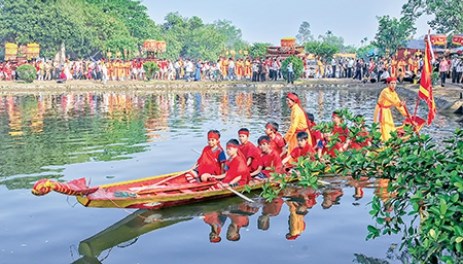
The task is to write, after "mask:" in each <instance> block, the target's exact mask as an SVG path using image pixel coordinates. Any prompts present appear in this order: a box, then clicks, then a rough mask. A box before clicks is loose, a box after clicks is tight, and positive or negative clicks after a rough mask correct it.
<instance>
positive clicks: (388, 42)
mask: <svg viewBox="0 0 463 264" xmlns="http://www.w3.org/2000/svg"><path fill="white" fill-rule="evenodd" d="M378 23H379V25H378V32H376V36H375V40H374V42H373V44H374V45H376V46H377V47H379V48H380V49H381V50H382V51H383V52H384V53H386V54H388V53H389V54H395V52H396V51H397V48H399V46H400V45H402V44H403V43H404V41H405V40H406V39H407V38H409V37H410V36H411V35H412V34H413V33H414V32H415V30H416V29H415V27H414V26H413V20H412V19H410V18H407V17H402V18H400V19H397V18H394V17H390V16H381V17H378Z"/></svg>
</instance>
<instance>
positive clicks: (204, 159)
mask: <svg viewBox="0 0 463 264" xmlns="http://www.w3.org/2000/svg"><path fill="white" fill-rule="evenodd" d="M207 144H208V145H207V146H206V147H204V149H203V152H202V153H201V156H200V157H199V159H198V161H197V162H196V166H195V169H194V170H191V171H189V172H188V173H186V174H185V178H186V180H187V181H188V182H190V183H196V182H198V181H199V179H200V177H201V176H202V175H204V174H208V175H210V174H222V173H223V164H224V163H225V161H226V159H227V158H226V157H225V152H224V151H223V149H222V147H221V146H220V132H219V131H217V130H210V131H209V132H208V133H207Z"/></svg>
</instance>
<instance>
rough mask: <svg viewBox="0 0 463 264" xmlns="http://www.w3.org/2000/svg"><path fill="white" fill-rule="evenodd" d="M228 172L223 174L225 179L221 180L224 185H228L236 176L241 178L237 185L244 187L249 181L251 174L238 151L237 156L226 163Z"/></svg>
mask: <svg viewBox="0 0 463 264" xmlns="http://www.w3.org/2000/svg"><path fill="white" fill-rule="evenodd" d="M227 166H228V170H227V172H226V174H225V178H224V179H223V180H222V182H224V183H230V182H231V181H233V179H235V178H236V177H238V176H241V179H240V180H239V182H238V185H245V184H247V183H248V182H249V180H250V179H251V174H250V173H249V168H248V165H247V164H246V160H245V158H244V155H243V154H242V153H241V152H240V151H238V155H237V156H236V157H234V158H233V159H232V160H228V161H227Z"/></svg>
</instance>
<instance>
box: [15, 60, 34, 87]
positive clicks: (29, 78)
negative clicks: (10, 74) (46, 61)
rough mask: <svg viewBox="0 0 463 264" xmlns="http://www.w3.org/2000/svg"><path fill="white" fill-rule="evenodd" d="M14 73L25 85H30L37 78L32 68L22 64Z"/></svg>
mask: <svg viewBox="0 0 463 264" xmlns="http://www.w3.org/2000/svg"><path fill="white" fill-rule="evenodd" d="M16 73H17V74H18V77H19V79H20V80H22V81H24V82H26V83H32V82H33V81H34V80H35V79H36V78H37V71H36V69H35V67H34V66H32V65H29V64H24V65H21V66H19V67H18V68H17V69H16Z"/></svg>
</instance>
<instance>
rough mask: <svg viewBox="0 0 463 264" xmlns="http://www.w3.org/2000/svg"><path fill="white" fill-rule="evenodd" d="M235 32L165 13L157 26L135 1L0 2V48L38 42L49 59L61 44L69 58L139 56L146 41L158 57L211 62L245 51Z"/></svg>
mask: <svg viewBox="0 0 463 264" xmlns="http://www.w3.org/2000/svg"><path fill="white" fill-rule="evenodd" d="M241 35H242V34H241V30H240V29H238V28H236V27H235V26H234V25H233V24H232V23H231V22H230V21H226V20H218V21H216V22H214V23H212V24H207V23H204V22H203V21H202V19H201V18H199V17H197V16H193V17H191V18H186V17H182V16H181V15H180V14H178V13H169V14H168V15H167V16H166V18H165V21H164V23H163V24H162V25H156V24H155V23H154V21H153V20H152V19H150V17H149V15H148V12H147V8H146V7H145V6H144V5H142V4H141V1H138V0H114V1H106V0H72V1H71V0H54V1H26V0H0V36H1V37H0V45H1V46H3V45H4V43H5V42H16V43H19V44H27V43H29V42H38V43H39V44H40V46H41V55H42V56H45V57H52V56H54V55H55V54H56V52H57V51H58V50H59V47H60V44H61V43H62V42H64V44H65V46H66V51H67V53H68V55H70V56H71V57H72V58H88V57H91V56H94V55H98V54H99V55H101V56H103V57H104V56H106V52H107V51H111V53H112V54H116V53H117V52H120V53H121V54H126V55H127V57H129V58H131V57H139V56H141V55H142V45H143V42H144V41H145V40H146V39H158V40H165V41H166V42H167V52H166V54H164V55H163V56H165V57H168V58H170V59H176V58H178V57H179V56H182V57H189V58H195V59H199V58H201V59H207V60H216V59H217V57H219V56H220V55H222V54H224V53H225V51H226V50H231V49H233V50H236V51H239V50H247V49H248V44H247V43H246V42H244V41H243V40H242V36H241Z"/></svg>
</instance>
